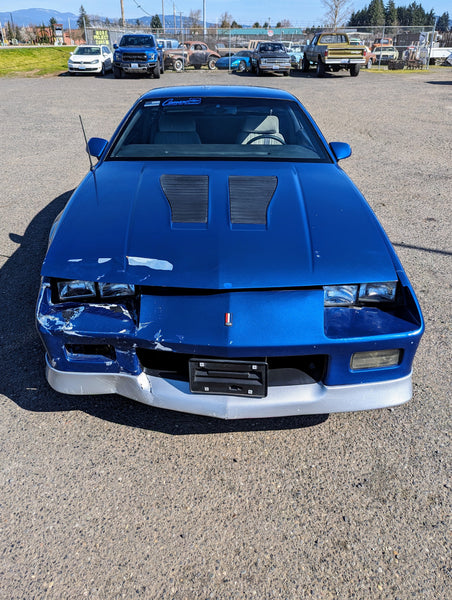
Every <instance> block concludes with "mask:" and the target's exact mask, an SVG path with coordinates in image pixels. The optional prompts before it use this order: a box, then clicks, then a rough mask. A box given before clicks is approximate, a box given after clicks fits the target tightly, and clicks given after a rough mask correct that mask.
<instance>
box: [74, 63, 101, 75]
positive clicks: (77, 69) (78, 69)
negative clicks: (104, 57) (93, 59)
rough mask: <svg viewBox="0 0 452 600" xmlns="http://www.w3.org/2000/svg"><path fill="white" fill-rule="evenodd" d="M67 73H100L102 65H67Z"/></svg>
mask: <svg viewBox="0 0 452 600" xmlns="http://www.w3.org/2000/svg"><path fill="white" fill-rule="evenodd" d="M68 71H69V73H100V72H101V71H102V63H100V64H98V65H85V64H83V65H77V64H73V65H68Z"/></svg>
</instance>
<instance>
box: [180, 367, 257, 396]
mask: <svg viewBox="0 0 452 600" xmlns="http://www.w3.org/2000/svg"><path fill="white" fill-rule="evenodd" d="M267 371H268V365H267V363H266V362H262V361H243V360H232V361H230V360H222V359H210V358H191V359H190V361H189V372H190V391H191V392H192V393H194V394H221V395H223V396H246V397H248V398H264V397H265V396H266V395H267Z"/></svg>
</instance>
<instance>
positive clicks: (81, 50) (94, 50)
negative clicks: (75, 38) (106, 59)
mask: <svg viewBox="0 0 452 600" xmlns="http://www.w3.org/2000/svg"><path fill="white" fill-rule="evenodd" d="M74 54H78V55H80V54H83V55H90V56H92V55H93V54H100V48H98V47H94V46H79V47H78V48H77V49H76V51H75V52H74Z"/></svg>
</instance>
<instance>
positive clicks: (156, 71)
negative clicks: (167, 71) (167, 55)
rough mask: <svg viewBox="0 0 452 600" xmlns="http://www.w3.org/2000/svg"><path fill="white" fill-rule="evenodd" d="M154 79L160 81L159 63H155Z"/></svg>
mask: <svg viewBox="0 0 452 600" xmlns="http://www.w3.org/2000/svg"><path fill="white" fill-rule="evenodd" d="M153 76H154V79H160V63H157V64H156V65H155V67H154V72H153Z"/></svg>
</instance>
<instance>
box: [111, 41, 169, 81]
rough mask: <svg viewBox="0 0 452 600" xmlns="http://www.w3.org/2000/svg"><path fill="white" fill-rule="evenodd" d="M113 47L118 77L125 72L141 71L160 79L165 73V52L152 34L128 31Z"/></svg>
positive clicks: (114, 71)
mask: <svg viewBox="0 0 452 600" xmlns="http://www.w3.org/2000/svg"><path fill="white" fill-rule="evenodd" d="M113 48H114V51H115V52H114V60H113V75H114V76H115V78H116V79H119V78H120V77H122V74H123V73H137V74H138V73H141V74H144V75H148V76H153V77H154V79H159V77H160V74H161V73H163V70H164V67H163V53H162V50H161V49H160V48H159V46H158V44H157V41H156V39H155V37H154V36H153V35H152V34H141V33H140V34H139V33H128V34H126V35H123V36H122V38H121V40H120V42H119V46H118V44H113Z"/></svg>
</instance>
